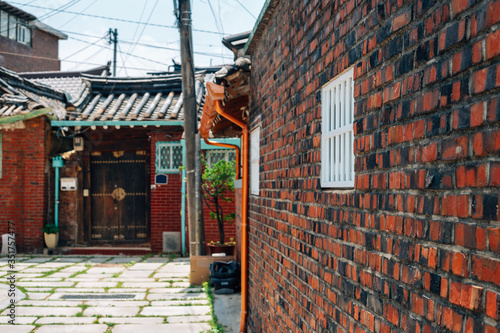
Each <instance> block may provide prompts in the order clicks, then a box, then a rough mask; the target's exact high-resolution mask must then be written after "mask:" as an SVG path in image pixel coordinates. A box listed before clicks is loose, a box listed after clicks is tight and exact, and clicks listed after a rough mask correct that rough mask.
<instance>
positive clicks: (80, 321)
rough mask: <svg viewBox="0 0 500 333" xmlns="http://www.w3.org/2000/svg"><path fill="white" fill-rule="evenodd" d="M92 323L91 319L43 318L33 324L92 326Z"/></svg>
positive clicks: (93, 319) (92, 319)
mask: <svg viewBox="0 0 500 333" xmlns="http://www.w3.org/2000/svg"><path fill="white" fill-rule="evenodd" d="M94 321H95V318H91V317H43V318H40V319H38V320H37V321H36V323H35V324H92V323H93V322H94Z"/></svg>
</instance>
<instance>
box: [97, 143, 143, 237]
mask: <svg viewBox="0 0 500 333" xmlns="http://www.w3.org/2000/svg"><path fill="white" fill-rule="evenodd" d="M146 160H147V159H146V152H145V151H114V152H93V153H92V156H91V159H90V165H91V166H90V168H91V170H90V183H91V184H90V185H91V191H90V192H91V198H90V199H91V223H90V224H91V240H93V241H118V242H120V241H123V242H127V241H128V242H130V241H147V229H148V228H147V209H146V208H147V207H146V198H147V187H146V184H147V183H146V182H147V179H146V178H147V176H146V167H147V163H146Z"/></svg>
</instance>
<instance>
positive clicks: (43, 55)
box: [0, 1, 68, 72]
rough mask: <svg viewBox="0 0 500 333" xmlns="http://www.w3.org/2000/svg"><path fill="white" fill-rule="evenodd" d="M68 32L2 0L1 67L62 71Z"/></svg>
mask: <svg viewBox="0 0 500 333" xmlns="http://www.w3.org/2000/svg"><path fill="white" fill-rule="evenodd" d="M67 38H68V36H66V35H65V34H64V33H62V32H60V31H58V30H56V29H54V28H52V27H50V26H48V25H46V24H44V23H42V22H40V21H38V20H37V18H36V17H35V16H33V15H31V14H29V13H26V12H24V11H22V10H21V9H19V8H16V7H14V6H12V5H10V4H8V3H7V2H5V1H0V66H1V67H5V68H8V69H10V70H12V71H15V72H35V71H59V70H60V69H61V62H60V60H59V40H61V39H67Z"/></svg>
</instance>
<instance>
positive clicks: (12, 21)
mask: <svg viewBox="0 0 500 333" xmlns="http://www.w3.org/2000/svg"><path fill="white" fill-rule="evenodd" d="M17 21H18V19H17V17H15V16H12V15H9V38H10V39H16V27H17Z"/></svg>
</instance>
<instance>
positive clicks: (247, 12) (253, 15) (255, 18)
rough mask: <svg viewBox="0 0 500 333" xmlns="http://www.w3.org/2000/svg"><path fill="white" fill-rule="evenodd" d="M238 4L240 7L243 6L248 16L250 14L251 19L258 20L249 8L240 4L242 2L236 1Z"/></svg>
mask: <svg viewBox="0 0 500 333" xmlns="http://www.w3.org/2000/svg"><path fill="white" fill-rule="evenodd" d="M236 2H237V3H239V4H240V6H241V7H243V9H244V10H245V11H246V12H247V13H248V14H250V16H251V17H253V18H254V19H257V18H256V17H255V16H254V15H253V14H252V13H251V12H250V11H249V10H248V9H247V7H245V6H244V5H243V4H242V3H241V2H240V0H236Z"/></svg>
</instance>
